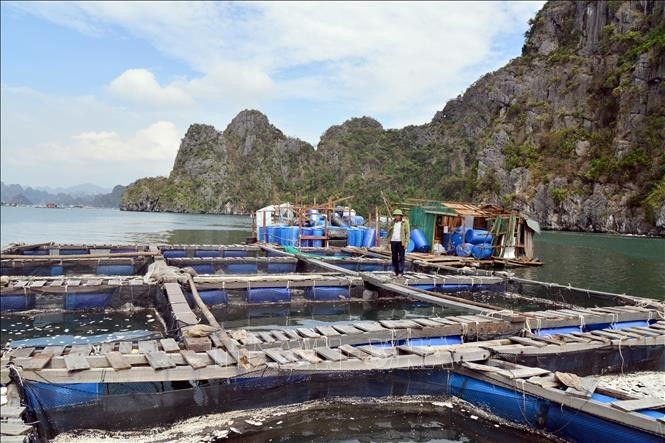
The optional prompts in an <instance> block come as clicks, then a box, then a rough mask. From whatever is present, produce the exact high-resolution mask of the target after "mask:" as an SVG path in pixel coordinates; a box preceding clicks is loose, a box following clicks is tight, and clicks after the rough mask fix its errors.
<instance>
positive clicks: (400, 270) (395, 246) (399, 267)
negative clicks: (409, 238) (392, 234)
mask: <svg viewBox="0 0 665 443" xmlns="http://www.w3.org/2000/svg"><path fill="white" fill-rule="evenodd" d="M390 252H391V253H392V255H393V271H395V274H404V245H402V242H401V241H391V242H390Z"/></svg>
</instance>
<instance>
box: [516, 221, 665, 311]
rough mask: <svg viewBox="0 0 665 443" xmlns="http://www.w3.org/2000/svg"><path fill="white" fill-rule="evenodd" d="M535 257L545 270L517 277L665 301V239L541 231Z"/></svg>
mask: <svg viewBox="0 0 665 443" xmlns="http://www.w3.org/2000/svg"><path fill="white" fill-rule="evenodd" d="M535 254H536V256H537V257H539V258H540V259H541V260H542V261H544V262H545V265H544V266H541V267H538V268H522V269H515V270H514V272H515V274H517V275H518V276H521V277H524V278H529V279H533V280H541V281H546V282H555V283H560V284H564V285H567V284H570V285H572V286H575V287H580V288H585V289H596V290H601V291H608V292H617V293H620V294H621V293H626V294H630V295H636V296H640V297H649V298H657V299H661V300H663V299H665V239H663V238H646V237H634V236H620V235H608V234H589V233H575V232H543V233H542V234H540V235H537V236H536V240H535Z"/></svg>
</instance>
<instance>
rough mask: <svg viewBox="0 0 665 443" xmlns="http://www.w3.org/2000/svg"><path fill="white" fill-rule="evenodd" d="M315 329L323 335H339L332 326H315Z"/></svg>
mask: <svg viewBox="0 0 665 443" xmlns="http://www.w3.org/2000/svg"><path fill="white" fill-rule="evenodd" d="M316 330H317V332H319V333H320V334H322V335H325V336H326V337H335V336H338V335H340V333H339V332H338V331H337V330H336V329H335V328H333V327H332V326H317V327H316Z"/></svg>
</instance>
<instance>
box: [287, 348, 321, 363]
mask: <svg viewBox="0 0 665 443" xmlns="http://www.w3.org/2000/svg"><path fill="white" fill-rule="evenodd" d="M292 351H293V352H294V353H295V354H296V355H297V356H299V357H300V358H302V359H303V360H307V361H308V362H309V363H319V362H320V361H321V359H320V358H319V357H317V356H316V353H315V352H314V351H313V350H311V349H300V348H298V349H292Z"/></svg>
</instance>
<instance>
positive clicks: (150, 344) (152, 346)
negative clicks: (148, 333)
mask: <svg viewBox="0 0 665 443" xmlns="http://www.w3.org/2000/svg"><path fill="white" fill-rule="evenodd" d="M150 352H157V342H156V341H155V340H142V341H140V342H139V353H141V354H148V353H150Z"/></svg>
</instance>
